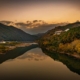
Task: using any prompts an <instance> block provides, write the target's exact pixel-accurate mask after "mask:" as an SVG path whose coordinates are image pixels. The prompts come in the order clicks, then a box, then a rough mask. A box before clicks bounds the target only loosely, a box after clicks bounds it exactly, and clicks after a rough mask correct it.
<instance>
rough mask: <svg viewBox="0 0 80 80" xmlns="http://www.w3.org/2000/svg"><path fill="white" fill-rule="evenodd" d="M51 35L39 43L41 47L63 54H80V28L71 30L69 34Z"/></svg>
mask: <svg viewBox="0 0 80 80" xmlns="http://www.w3.org/2000/svg"><path fill="white" fill-rule="evenodd" d="M51 33H52V32H51ZM51 33H48V35H46V36H44V37H43V38H42V39H41V40H40V41H39V44H40V45H41V47H46V48H47V49H48V50H54V51H58V52H62V53H70V54H73V53H78V54H80V26H79V27H74V28H71V29H70V30H69V31H67V32H65V31H63V32H62V33H61V34H60V35H54V34H53V35H51ZM53 33H54V32H53Z"/></svg>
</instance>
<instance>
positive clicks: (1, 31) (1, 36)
mask: <svg viewBox="0 0 80 80" xmlns="http://www.w3.org/2000/svg"><path fill="white" fill-rule="evenodd" d="M36 39H37V37H36V36H34V35H30V34H28V33H25V32H24V31H22V30H20V29H18V28H15V27H13V26H6V25H4V24H2V23H0V41H3V40H5V41H34V40H36Z"/></svg>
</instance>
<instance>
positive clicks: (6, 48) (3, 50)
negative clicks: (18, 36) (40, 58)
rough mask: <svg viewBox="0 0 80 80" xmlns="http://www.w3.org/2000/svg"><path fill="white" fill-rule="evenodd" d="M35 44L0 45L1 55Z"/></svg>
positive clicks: (15, 43)
mask: <svg viewBox="0 0 80 80" xmlns="http://www.w3.org/2000/svg"><path fill="white" fill-rule="evenodd" d="M32 44H34V43H26V42H24V43H23V42H8V43H4V44H0V54H5V53H6V52H8V51H10V50H13V49H15V48H17V47H28V46H30V45H32ZM35 44H37V43H35Z"/></svg>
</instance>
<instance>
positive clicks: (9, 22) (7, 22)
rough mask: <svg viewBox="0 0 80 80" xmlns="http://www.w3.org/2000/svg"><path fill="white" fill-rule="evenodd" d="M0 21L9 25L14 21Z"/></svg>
mask: <svg viewBox="0 0 80 80" xmlns="http://www.w3.org/2000/svg"><path fill="white" fill-rule="evenodd" d="M0 23H3V24H6V25H10V24H13V23H14V22H12V21H0Z"/></svg>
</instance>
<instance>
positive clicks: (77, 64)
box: [43, 50, 80, 75]
mask: <svg viewBox="0 0 80 80" xmlns="http://www.w3.org/2000/svg"><path fill="white" fill-rule="evenodd" d="M43 52H44V53H45V54H47V55H48V56H50V57H51V58H52V59H54V60H55V61H60V62H62V63H63V64H64V65H66V66H67V67H68V68H69V69H70V70H71V71H73V72H75V73H77V74H79V75H80V60H79V59H76V58H73V57H70V56H68V55H64V54H58V53H51V52H48V51H46V50H43Z"/></svg>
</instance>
